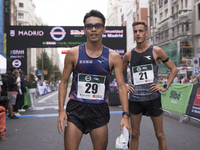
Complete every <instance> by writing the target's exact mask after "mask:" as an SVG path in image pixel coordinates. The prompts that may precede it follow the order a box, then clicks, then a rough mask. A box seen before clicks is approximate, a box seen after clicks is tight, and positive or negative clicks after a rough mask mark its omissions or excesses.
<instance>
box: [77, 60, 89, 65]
mask: <svg viewBox="0 0 200 150" xmlns="http://www.w3.org/2000/svg"><path fill="white" fill-rule="evenodd" d="M79 63H80V64H92V60H80V61H79Z"/></svg>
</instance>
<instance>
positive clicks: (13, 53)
mask: <svg viewBox="0 0 200 150" xmlns="http://www.w3.org/2000/svg"><path fill="white" fill-rule="evenodd" d="M10 54H11V55H24V50H11V51H10Z"/></svg>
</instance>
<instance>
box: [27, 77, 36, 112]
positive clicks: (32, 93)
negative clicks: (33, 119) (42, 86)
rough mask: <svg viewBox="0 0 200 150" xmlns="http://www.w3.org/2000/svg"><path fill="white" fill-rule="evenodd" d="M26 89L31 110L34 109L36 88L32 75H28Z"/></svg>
mask: <svg viewBox="0 0 200 150" xmlns="http://www.w3.org/2000/svg"><path fill="white" fill-rule="evenodd" d="M27 87H28V88H29V97H30V100H31V107H32V110H36V109H35V104H36V88H37V82H36V81H35V78H34V75H33V74H30V78H29V81H28V82H27Z"/></svg>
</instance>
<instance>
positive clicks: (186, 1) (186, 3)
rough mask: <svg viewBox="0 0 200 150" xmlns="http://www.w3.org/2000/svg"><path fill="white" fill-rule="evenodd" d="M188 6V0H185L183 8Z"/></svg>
mask: <svg viewBox="0 0 200 150" xmlns="http://www.w3.org/2000/svg"><path fill="white" fill-rule="evenodd" d="M187 6H188V0H185V8H187Z"/></svg>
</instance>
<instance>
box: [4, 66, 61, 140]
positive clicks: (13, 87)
mask: <svg viewBox="0 0 200 150" xmlns="http://www.w3.org/2000/svg"><path fill="white" fill-rule="evenodd" d="M58 86H59V85H58V83H54V84H53V82H48V81H45V80H44V81H42V80H38V78H37V77H35V76H34V75H33V74H30V75H29V76H27V75H25V73H24V72H23V71H22V70H17V68H15V67H13V66H11V67H10V72H9V73H5V74H3V75H2V80H1V82H0V132H1V138H2V140H6V139H7V138H5V131H4V130H5V119H6V115H7V116H8V117H9V118H10V119H18V118H19V116H21V114H20V112H24V111H26V110H27V109H29V110H36V108H35V105H36V98H37V97H39V96H40V95H45V94H47V93H49V92H51V91H54V90H57V89H58Z"/></svg>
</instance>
